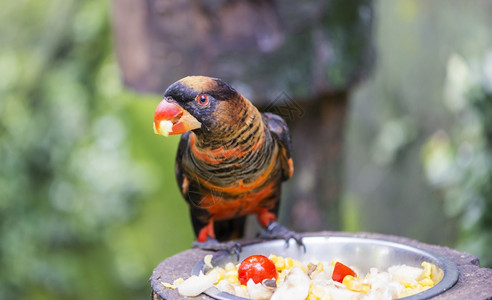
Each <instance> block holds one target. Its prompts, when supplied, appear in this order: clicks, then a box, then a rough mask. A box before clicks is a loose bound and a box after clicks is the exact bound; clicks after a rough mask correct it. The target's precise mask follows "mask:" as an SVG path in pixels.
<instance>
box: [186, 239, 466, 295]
mask: <svg viewBox="0 0 492 300" xmlns="http://www.w3.org/2000/svg"><path fill="white" fill-rule="evenodd" d="M313 240H314V241H320V240H321V241H326V242H327V243H329V242H330V241H333V242H345V243H354V244H355V243H362V244H371V245H379V246H387V247H389V248H399V249H402V250H405V251H408V252H412V253H415V254H420V255H422V256H424V257H430V258H432V259H433V260H434V261H435V262H437V264H438V266H439V267H440V268H441V269H442V270H443V272H444V276H443V278H442V279H441V281H440V282H439V283H438V284H436V285H435V286H433V287H432V288H430V289H428V290H425V291H423V292H420V293H418V294H415V295H412V296H408V297H404V298H399V299H402V300H420V299H428V298H430V297H434V296H437V295H439V294H441V293H444V292H445V291H447V290H449V289H450V288H452V287H453V286H454V284H456V282H457V281H458V277H459V271H458V268H457V266H456V264H455V263H454V262H452V261H451V260H449V259H448V258H447V257H445V256H442V255H439V254H436V253H433V252H431V251H427V250H423V249H421V248H419V247H415V246H409V245H406V244H402V243H397V242H393V241H387V240H381V239H374V238H365V237H348V236H305V237H303V241H304V243H305V244H306V245H309V244H310V243H309V241H313ZM268 244H282V245H284V244H285V241H284V240H271V241H259V242H255V243H253V244H248V245H246V246H244V247H243V249H244V248H251V247H258V246H259V245H268ZM296 246H297V245H296V244H295V243H294V242H293V241H291V242H290V243H289V244H288V247H296ZM228 257H231V254H229V253H228V252H226V251H219V252H216V253H215V254H214V255H213V257H212V261H215V262H217V261H219V262H220V261H221V260H224V259H226V258H228ZM205 268H206V266H205V263H204V261H203V260H200V261H199V262H198V263H197V264H195V266H194V267H193V269H192V272H191V274H192V275H198V274H200V272H202V271H204V270H205ZM205 294H207V295H208V296H210V297H212V298H215V299H219V300H222V299H224V300H248V299H247V298H243V297H238V296H235V295H232V294H229V293H225V292H222V291H220V290H219V289H217V288H216V287H211V288H209V289H208V290H206V291H205Z"/></svg>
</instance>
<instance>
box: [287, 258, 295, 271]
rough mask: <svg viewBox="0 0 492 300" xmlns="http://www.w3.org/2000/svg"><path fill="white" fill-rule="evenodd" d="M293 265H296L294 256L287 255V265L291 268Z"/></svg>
mask: <svg viewBox="0 0 492 300" xmlns="http://www.w3.org/2000/svg"><path fill="white" fill-rule="evenodd" d="M293 266H294V259H292V257H287V258H286V259H285V267H286V268H289V269H290V268H292V267H293Z"/></svg>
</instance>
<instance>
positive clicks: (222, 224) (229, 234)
mask: <svg viewBox="0 0 492 300" xmlns="http://www.w3.org/2000/svg"><path fill="white" fill-rule="evenodd" d="M245 224H246V216H242V217H238V218H234V219H228V220H221V221H215V222H214V232H215V237H216V238H217V240H218V241H219V242H225V241H230V240H235V239H240V238H242V237H243V236H244V227H245Z"/></svg>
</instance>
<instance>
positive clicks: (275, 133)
mask: <svg viewBox="0 0 492 300" xmlns="http://www.w3.org/2000/svg"><path fill="white" fill-rule="evenodd" d="M263 119H264V120H265V124H267V126H268V129H269V130H270V133H271V134H272V137H273V138H274V140H276V141H277V142H278V144H279V145H280V160H281V164H282V180H287V179H289V178H290V177H292V175H293V174H294V164H293V161H292V143H291V140H290V133H289V127H287V123H286V122H285V120H284V119H282V117H280V116H278V115H275V114H272V113H263Z"/></svg>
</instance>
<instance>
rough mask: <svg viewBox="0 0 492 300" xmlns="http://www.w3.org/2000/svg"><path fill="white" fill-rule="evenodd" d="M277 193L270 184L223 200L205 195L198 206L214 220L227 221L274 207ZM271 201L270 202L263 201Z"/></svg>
mask: <svg viewBox="0 0 492 300" xmlns="http://www.w3.org/2000/svg"><path fill="white" fill-rule="evenodd" d="M277 191H278V187H277V183H276V182H272V183H271V184H267V185H266V186H265V187H263V188H262V189H260V190H259V191H256V192H247V193H243V194H242V195H240V196H238V197H234V198H224V197H220V196H217V195H213V194H210V193H208V194H206V195H204V197H203V198H202V201H201V203H200V206H201V207H202V208H204V209H206V210H207V211H208V212H209V213H210V214H211V215H212V216H213V217H214V218H215V219H216V220H220V219H229V218H234V217H238V216H242V215H247V214H258V213H260V212H261V211H263V210H265V209H272V208H273V207H274V206H275V202H276V201H274V200H275V199H276V197H272V196H273V195H275V194H276V193H277ZM265 199H271V200H272V201H264V200H265Z"/></svg>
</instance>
